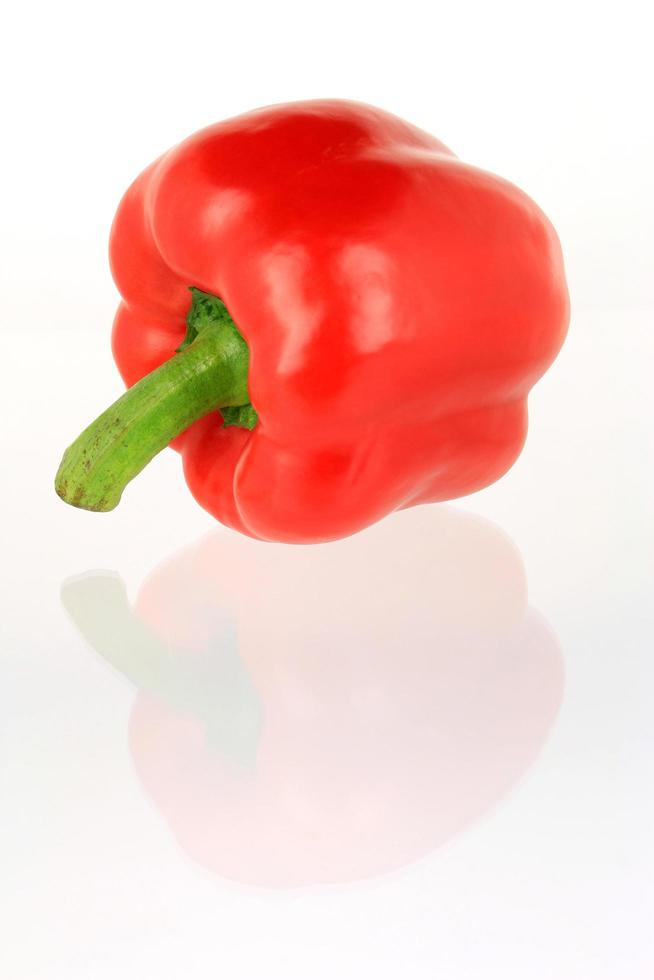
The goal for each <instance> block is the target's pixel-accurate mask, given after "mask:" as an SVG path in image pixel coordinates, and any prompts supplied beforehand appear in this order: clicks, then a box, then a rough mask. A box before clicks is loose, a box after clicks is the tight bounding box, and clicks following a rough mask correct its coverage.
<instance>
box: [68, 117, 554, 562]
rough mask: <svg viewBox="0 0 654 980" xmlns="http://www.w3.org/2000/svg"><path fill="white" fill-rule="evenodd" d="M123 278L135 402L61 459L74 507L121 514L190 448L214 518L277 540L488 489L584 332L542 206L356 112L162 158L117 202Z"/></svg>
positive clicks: (122, 327)
mask: <svg viewBox="0 0 654 980" xmlns="http://www.w3.org/2000/svg"><path fill="white" fill-rule="evenodd" d="M111 263H112V269H113V274H114V277H115V280H116V283H117V285H118V288H119V290H120V292H121V294H122V296H123V302H122V303H121V305H120V307H119V310H118V314H117V316H116V320H115V323H114V331H113V350H114V355H115V358H116V361H117V363H118V366H119V369H120V371H121V374H122V375H123V378H124V380H125V381H126V383H127V384H128V385H132V386H133V387H131V388H130V390H129V391H128V392H127V393H126V394H124V395H123V396H122V398H120V399H119V400H118V402H116V404H115V405H114V406H112V407H111V408H110V409H108V410H107V411H106V412H105V413H104V414H103V415H101V416H100V418H99V419H97V420H96V422H94V423H93V424H92V425H91V426H89V428H88V429H86V430H85V432H84V433H82V435H81V436H80V437H79V439H78V440H77V441H76V442H75V443H74V444H73V445H72V446H71V447H70V448H69V449H68V450H67V451H66V453H65V455H64V458H63V460H62V465H61V468H60V470H59V473H58V474H57V479H56V489H57V492H58V493H59V494H60V496H62V497H63V498H64V499H65V500H67V501H68V502H69V503H72V504H74V505H76V506H80V507H85V508H87V509H90V510H110V509H112V508H113V507H115V506H116V504H117V503H118V500H119V499H120V495H121V492H122V490H123V488H124V486H125V485H126V483H127V482H128V481H129V480H130V479H131V478H132V477H133V476H135V475H136V473H138V472H139V471H140V470H141V469H142V468H143V466H145V465H146V463H147V462H148V461H149V460H150V459H151V458H152V457H153V456H154V455H155V453H157V452H159V451H160V450H161V449H163V448H164V447H165V446H166V445H168V444H169V443H171V441H173V440H175V441H174V443H173V444H174V446H175V448H177V449H179V450H181V452H182V454H183V458H184V470H185V475H186V478H187V480H188V483H189V486H190V488H191V491H192V492H193V494H194V496H195V497H196V499H197V500H198V501H199V502H200V503H201V504H202V506H203V507H205V508H206V509H207V510H209V511H210V512H211V513H212V514H213V515H214V516H215V517H217V518H218V519H219V520H220V521H222V522H223V523H224V524H227V525H229V526H231V527H233V528H236V529H238V530H239V531H243V532H245V533H247V534H249V535H251V536H253V537H258V538H263V539H267V540H279V541H291V542H312V541H321V540H329V539H332V538H338V537H342V536H345V535H348V534H351V533H353V532H355V531H358V530H359V529H361V528H363V527H365V526H366V525H369V524H371V523H373V522H374V521H377V520H378V519H379V518H381V517H383V516H384V515H385V514H388V513H389V512H390V511H393V510H396V509H399V508H404V507H410V506H413V505H414V504H421V503H426V502H429V501H439V500H446V499H450V498H454V497H458V496H461V495H463V494H468V493H471V492H473V491H475V490H479V489H480V488H481V487H484V486H486V485H488V484H489V483H492V482H493V481H494V480H496V479H497V478H498V477H500V476H501V475H502V474H503V473H504V472H505V471H506V470H507V469H508V468H509V467H510V466H511V465H512V463H513V462H514V461H515V459H516V458H517V456H518V454H519V452H520V450H521V448H522V445H523V442H524V439H525V435H526V428H527V404H526V398H527V394H528V392H529V390H530V388H531V387H532V385H533V384H534V382H535V381H536V380H537V379H538V378H539V377H540V376H541V375H542V374H543V372H544V371H545V370H546V368H547V367H548V365H549V364H550V363H551V361H552V360H553V358H554V357H555V355H556V353H557V351H558V350H559V348H560V346H561V344H562V342H563V339H564V336H565V332H566V328H567V322H568V295H567V290H566V284H565V277H564V271H563V262H562V257H561V250H560V247H559V243H558V239H557V236H556V233H555V232H554V229H553V228H552V226H551V224H550V223H549V221H548V220H547V218H546V217H545V215H544V214H543V213H542V211H541V210H540V209H539V208H538V207H537V206H536V205H535V204H534V202H533V201H532V200H531V199H530V198H529V197H527V196H526V195H525V194H524V193H523V192H522V191H520V190H519V189H518V188H516V187H515V186H513V185H512V184H510V183H507V182H506V181H504V180H502V179H500V178H499V177H496V176H494V175H492V174H489V173H487V172H485V171H483V170H478V169H476V168H474V167H471V166H470V165H469V164H466V163H463V162H462V161H460V160H459V159H457V158H456V157H455V156H454V154H453V153H452V152H451V151H450V150H448V149H447V147H445V146H443V144H442V143H440V142H438V140H436V139H434V138H433V137H432V136H430V135H428V134H427V133H425V132H423V131H422V130H420V129H416V128H415V127H414V126H411V125H409V124H408V123H405V122H403V121H402V120H400V119H398V118H397V117H395V116H392V115H390V114H388V113H386V112H383V111H381V110H379V109H375V108H372V107H370V106H366V105H361V104H356V103H350V102H342V101H316V102H303V103H302V102H299V103H292V104H289V105H281V106H271V107H268V108H264V109H259V110H257V111H255V112H251V113H247V114H245V115H243V116H239V117H237V118H235V119H231V120H228V121H227V122H223V123H218V124H217V125H215V126H211V127H209V128H208V129H204V130H202V131H200V132H199V133H196V134H195V135H194V136H191V137H190V138H189V139H187V140H185V141H184V142H183V143H181V144H180V145H179V146H177V147H175V148H173V149H172V150H170V151H169V152H167V153H165V154H164V155H163V156H162V157H160V158H159V159H158V160H157V161H156V162H155V163H154V164H152V165H151V166H150V167H148V169H147V170H145V171H144V172H143V173H142V174H141V176H140V177H138V179H137V180H136V181H135V183H134V184H133V185H132V186H131V187H130V189H129V190H128V191H127V193H126V195H125V197H124V198H123V200H122V202H121V204H120V207H119V209H118V213H117V215H116V219H115V222H114V226H113V230H112V234H111ZM189 287H191V288H192V293H191V294H189ZM189 306H190V309H189ZM176 351H179V353H176Z"/></svg>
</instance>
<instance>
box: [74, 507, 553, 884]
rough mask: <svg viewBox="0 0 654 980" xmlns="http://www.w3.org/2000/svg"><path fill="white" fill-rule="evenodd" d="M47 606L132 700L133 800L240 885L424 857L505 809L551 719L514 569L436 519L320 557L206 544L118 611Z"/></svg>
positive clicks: (109, 587) (494, 536) (424, 513)
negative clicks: (137, 784) (59, 613)
mask: <svg viewBox="0 0 654 980" xmlns="http://www.w3.org/2000/svg"><path fill="white" fill-rule="evenodd" d="M389 555H390V556H392V568H393V574H389ZM63 601H64V603H65V605H66V607H67V609H68V610H69V612H70V613H71V615H72V616H73V618H74V620H75V622H76V624H77V626H78V627H79V629H80V631H81V632H82V634H83V635H84V636H85V637H86V639H87V640H88V641H89V642H90V643H91V644H92V645H93V646H94V647H95V648H96V649H97V650H98V652H99V653H100V654H101V655H102V656H103V657H104V658H105V659H107V660H108V661H109V662H110V663H111V664H112V665H113V666H115V667H117V668H118V669H119V670H120V671H121V672H123V673H124V674H125V675H126V676H127V677H128V678H129V679H130V680H131V681H132V682H133V683H134V685H135V686H136V688H137V691H138V693H137V697H136V700H135V703H134V707H133V710H132V715H131V719H130V729H129V741H130V748H131V752H132V756H133V759H134V765H135V767H136V771H137V773H138V775H139V778H140V780H141V782H142V783H143V785H144V787H145V789H146V791H147V793H148V795H149V796H150V797H151V799H152V800H153V801H154V802H155V804H156V806H157V807H158V809H159V810H160V811H161V813H162V814H163V816H164V817H165V819H166V821H167V823H168V825H169V826H170V828H171V830H172V832H173V833H174V835H175V837H176V838H177V840H178V841H179V843H180V844H181V846H182V848H183V849H184V850H185V851H186V852H187V853H188V854H190V855H192V856H193V857H194V858H195V859H196V860H198V861H199V862H200V863H201V864H203V865H205V866H206V867H208V868H211V869H212V870H214V871H216V872H217V873H219V874H221V875H225V876H228V877H232V878H236V879H239V880H242V881H249V882H253V883H258V884H266V885H275V886H286V885H297V884H307V883H310V882H317V881H344V880H349V879H352V878H358V877H362V876H366V875H373V874H378V873H380V872H382V871H386V870H389V869H390V868H397V867H400V866H401V865H403V864H406V863H407V862H409V861H413V860H415V859H417V858H418V857H421V856H422V855H424V854H426V853H428V852H429V851H431V850H433V849H434V848H436V847H438V846H439V845H441V844H442V843H443V842H444V841H446V840H448V839H449V838H451V837H452V836H453V835H454V834H457V833H459V832H460V831H461V830H462V829H463V828H464V827H467V826H469V825H470V824H471V823H472V822H473V821H474V820H476V819H477V818H479V817H480V816H481V815H482V814H483V813H485V812H487V811H488V809H489V808H490V807H492V806H493V805H494V804H495V803H497V801H499V800H500V799H501V798H502V797H504V796H505V795H506V793H507V792H508V791H509V790H510V788H511V787H512V786H513V785H514V784H515V783H516V781H517V780H518V779H519V778H520V777H521V776H522V775H523V774H524V772H525V770H526V769H527V768H528V767H529V765H530V764H531V763H532V762H533V760H534V758H535V756H536V755H537V753H538V751H539V749H540V747H541V745H542V744H543V740H544V739H545V737H546V735H547V733H548V731H549V729H550V727H551V725H552V723H553V720H554V717H555V716H556V712H557V710H558V706H559V703H560V700H561V692H562V686H563V672H562V663H561V657H560V654H559V651H558V647H557V642H556V639H555V638H554V637H553V635H552V633H551V631H550V630H549V629H548V628H547V625H546V624H545V623H544V622H543V621H542V619H541V618H540V617H539V616H538V615H537V614H535V613H534V612H533V611H532V610H530V609H529V608H528V606H527V594H526V582H525V573H524V568H523V566H522V562H521V560H520V555H519V554H518V552H517V551H516V549H515V548H514V547H513V545H512V544H511V542H510V540H509V539H508V538H507V537H506V536H505V535H504V534H502V533H501V532H500V531H499V530H498V529H497V528H495V527H493V526H492V525H490V524H488V523H487V522H486V521H482V520H479V519H477V518H475V517H473V516H472V515H468V514H464V513H461V512H458V511H456V510H454V509H450V508H447V507H446V508H418V509H416V510H414V511H413V512H410V513H407V514H405V515H404V519H403V520H401V521H397V520H393V519H390V520H388V521H385V522H384V523H382V524H379V525H377V526H376V527H375V528H371V529H370V530H369V531H367V532H366V533H365V535H361V536H357V537H352V538H349V539H348V540H346V541H342V542H339V543H337V544H335V545H334V544H332V545H325V546H317V547H315V548H285V547H283V546H275V545H271V546H270V547H268V548H264V549H263V550H262V549H261V548H260V547H259V546H258V545H257V544H256V543H255V542H252V541H249V540H247V539H246V538H243V537H241V536H238V535H229V536H227V535H225V534H221V533H218V534H212V535H208V536H206V537H204V538H203V539H202V540H201V541H200V542H198V543H197V544H196V545H194V546H192V547H190V548H186V549H184V550H183V551H181V552H179V553H178V554H176V555H175V556H174V558H173V559H172V560H171V561H168V562H165V563H163V564H162V565H161V566H160V567H158V568H157V569H155V571H154V572H153V573H152V574H151V575H150V576H149V577H148V579H147V580H146V581H145V582H144V583H143V585H142V587H141V589H140V591H139V595H138V598H137V600H136V602H135V605H134V609H133V610H132V609H131V608H130V606H129V604H128V602H127V596H126V592H125V589H124V587H123V586H122V583H121V582H120V581H119V580H118V579H117V578H116V576H113V575H110V576H107V575H106V574H105V575H103V574H102V573H91V574H90V575H89V576H85V577H83V578H81V579H77V580H74V581H72V582H69V583H67V584H66V586H65V587H64V591H63Z"/></svg>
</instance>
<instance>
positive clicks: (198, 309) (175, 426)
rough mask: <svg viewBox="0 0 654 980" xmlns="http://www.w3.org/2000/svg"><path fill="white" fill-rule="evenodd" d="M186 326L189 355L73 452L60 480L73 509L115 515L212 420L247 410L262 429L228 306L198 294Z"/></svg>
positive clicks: (119, 407)
mask: <svg viewBox="0 0 654 980" xmlns="http://www.w3.org/2000/svg"><path fill="white" fill-rule="evenodd" d="M187 322H188V332H187V339H186V341H185V344H184V345H182V348H183V349H180V352H179V353H177V354H175V355H174V356H173V357H172V358H171V359H170V360H168V361H166V362H165V363H164V364H162V365H161V367H159V368H157V369H156V370H155V371H152V372H151V374H148V375H146V376H145V377H144V378H142V379H141V380H140V381H138V382H137V383H136V384H135V385H134V386H133V387H132V388H129V389H128V390H127V391H126V392H125V394H124V395H122V397H120V398H119V399H118V401H116V402H114V404H113V405H112V406H111V407H110V408H108V409H107V410H106V411H105V412H103V413H102V415H100V416H99V417H98V418H97V419H96V420H95V422H92V423H91V425H89V426H88V428H86V429H85V430H84V431H83V432H82V434H81V435H80V436H78V438H77V439H76V440H75V442H74V443H73V444H72V445H71V446H69V447H68V449H67V450H66V452H65V453H64V455H63V458H62V461H61V464H60V466H59V470H58V472H57V476H56V478H55V489H56V491H57V493H58V494H59V496H60V497H61V498H62V500H65V501H66V503H69V504H72V505H73V506H74V507H82V508H84V509H85V510H94V511H107V510H113V508H114V507H116V505H117V504H118V502H119V501H120V498H121V495H122V492H123V490H124V489H125V487H126V486H127V484H128V483H129V481H130V480H132V479H133V478H134V477H135V476H136V475H137V474H138V473H140V472H141V470H142V469H143V468H144V467H145V466H147V464H148V463H149V462H150V460H151V459H152V458H153V457H154V456H156V455H157V453H159V452H161V450H162V449H164V448H165V447H166V446H167V445H168V444H169V443H170V441H171V440H172V439H174V438H175V436H178V435H179V434H180V432H183V431H184V430H185V429H187V428H188V427H189V426H190V425H192V424H193V422H196V421H197V420H198V419H200V418H202V417H203V416H204V415H207V414H208V413H209V412H212V411H215V410H216V409H219V408H222V407H228V406H247V407H248V409H249V413H248V418H249V419H251V418H252V417H253V419H254V421H256V413H254V410H253V409H252V408H251V406H249V405H248V402H249V396H248V388H247V375H248V361H249V352H248V347H247V344H246V343H245V341H244V340H243V338H242V337H241V335H240V333H239V332H238V330H237V329H236V327H235V325H234V323H233V321H232V320H231V318H230V317H229V314H227V311H226V309H225V307H224V305H223V304H222V303H221V302H220V300H218V299H217V298H216V297H213V296H208V295H207V294H206V293H200V292H199V291H198V290H193V306H192V308H191V312H190V313H189V318H188V321H187ZM186 344H188V346H185V345H186ZM232 412H233V409H232ZM254 421H253V422H252V424H254ZM237 424H238V423H237ZM243 424H246V425H248V427H251V426H250V423H249V422H244V423H243Z"/></svg>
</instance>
